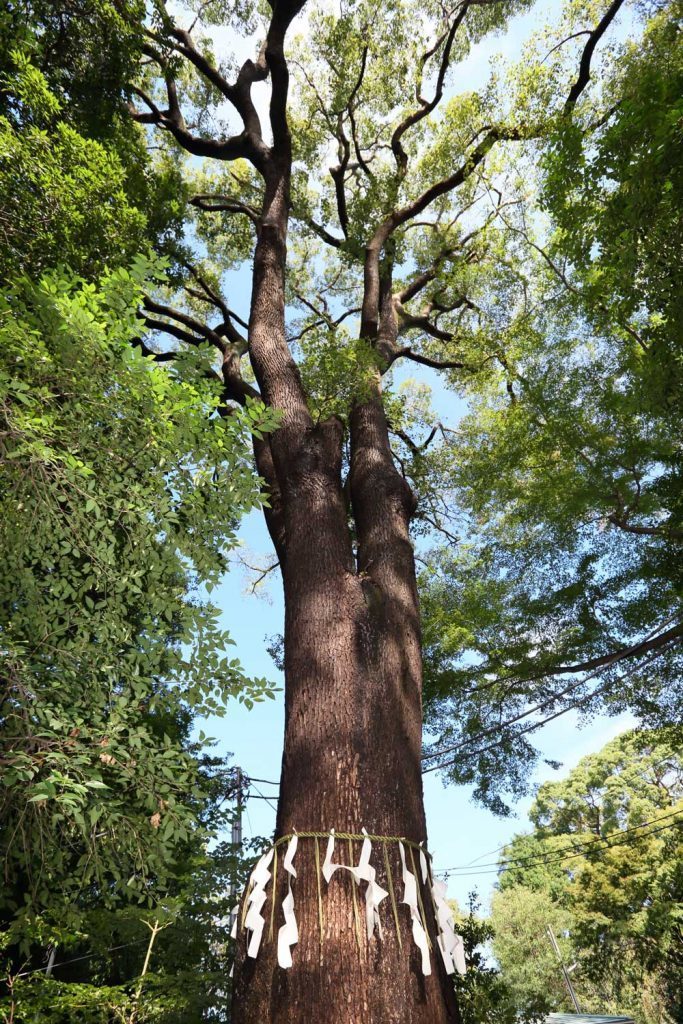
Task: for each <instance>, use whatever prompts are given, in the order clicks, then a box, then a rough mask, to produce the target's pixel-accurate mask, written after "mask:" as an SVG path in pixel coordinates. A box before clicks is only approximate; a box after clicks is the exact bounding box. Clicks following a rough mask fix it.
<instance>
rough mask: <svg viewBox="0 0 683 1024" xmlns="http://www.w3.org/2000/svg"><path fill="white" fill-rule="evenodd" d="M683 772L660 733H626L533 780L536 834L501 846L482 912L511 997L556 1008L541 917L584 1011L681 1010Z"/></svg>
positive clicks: (672, 1017)
mask: <svg viewBox="0 0 683 1024" xmlns="http://www.w3.org/2000/svg"><path fill="white" fill-rule="evenodd" d="M682 769H683V765H682V763H681V757H680V750H679V746H678V745H677V744H675V743H672V742H671V737H670V736H667V734H666V733H658V732H656V731H655V732H632V733H625V734H624V735H623V736H620V737H618V738H617V739H616V740H613V741H612V742H611V743H608V744H607V746H606V747H604V748H603V749H602V750H601V751H600V752H599V753H598V754H591V755H589V756H587V757H585V758H583V759H582V760H581V761H580V762H579V764H578V765H577V767H576V768H575V769H574V770H573V771H572V772H570V773H569V775H568V777H567V779H566V780H563V781H561V782H553V783H545V784H544V785H543V786H541V788H540V790H539V793H538V798H537V800H536V801H535V803H534V805H533V807H532V809H531V812H530V817H531V820H532V822H533V823H534V831H533V832H532V833H531V834H530V835H527V836H519V837H517V838H516V839H515V840H514V841H513V842H512V843H511V844H510V845H509V846H508V847H507V848H506V850H505V853H504V859H503V861H502V862H501V864H502V866H503V867H504V871H503V873H502V874H501V877H500V883H499V887H500V891H499V892H498V893H497V894H496V896H495V897H494V900H493V909H492V918H491V923H492V926H493V929H494V940H493V949H494V952H495V955H496V958H497V960H498V961H499V963H500V965H501V968H502V973H503V978H504V979H505V980H506V981H507V983H508V984H510V985H511V987H512V988H513V990H514V992H515V993H516V995H517V996H518V997H520V998H523V997H524V996H527V997H528V996H530V995H533V996H542V995H543V994H544V992H545V994H546V998H547V1008H548V1009H556V1008H557V1007H558V1005H560V1003H559V1000H560V999H561V998H562V986H561V975H560V973H559V970H558V964H557V960H556V959H554V956H555V954H554V953H553V952H552V950H551V947H550V944H549V942H548V939H547V936H546V934H545V929H546V926H547V925H548V924H549V925H550V926H551V927H552V928H553V930H554V931H555V933H556V935H557V936H558V941H559V942H560V944H561V947H562V952H563V957H564V959H565V963H566V964H567V965H569V964H571V963H572V962H574V961H576V962H577V968H576V970H575V971H574V972H573V973H572V982H573V984H574V986H575V988H576V991H577V995H578V997H579V1002H580V1003H581V1006H582V1009H584V1010H585V1011H587V1012H588V1011H590V1012H595V1013H599V1012H602V1013H609V1012H613V1013H627V1012H630V1013H632V1014H633V1015H634V1017H635V1019H636V1020H638V1021H643V1022H645V1024H667V1022H670V1021H678V1020H680V1019H681V1012H682V1007H681V1002H680V992H681V969H682V967H683V964H682V963H681V957H680V948H681V922H680V902H681V884H682V877H681V839H682V832H681V828H682V826H683V789H682V783H683V775H682ZM560 932H564V936H565V937H562V935H560ZM563 1005H564V1006H565V1008H567V1009H570V1008H571V1007H570V1004H569V1003H568V1002H567V999H566V996H565V998H564V1004H563Z"/></svg>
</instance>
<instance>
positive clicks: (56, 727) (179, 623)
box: [0, 259, 268, 943]
mask: <svg viewBox="0 0 683 1024" xmlns="http://www.w3.org/2000/svg"><path fill="white" fill-rule="evenodd" d="M149 274H150V267H149V265H148V264H147V263H146V262H145V261H144V260H142V259H140V260H138V261H137V263H136V264H135V265H134V267H133V268H132V270H131V271H125V270H118V271H114V272H112V273H111V274H109V275H107V276H105V277H104V278H103V280H102V282H101V287H100V290H97V289H95V288H94V287H93V286H89V285H85V284H83V282H79V281H77V280H76V281H74V280H71V281H70V280H68V279H65V278H62V277H60V276H57V275H53V276H49V277H46V278H44V279H43V280H42V281H41V283H40V284H38V285H36V286H31V285H29V284H28V283H27V282H24V284H23V291H22V293H20V292H19V291H15V292H14V293H8V292H7V291H6V293H5V295H4V297H3V299H2V309H1V310H0V317H1V320H0V329H1V331H2V348H1V357H0V358H1V360H2V362H1V364H0V372H1V376H0V381H1V387H2V391H1V395H2V405H1V409H2V421H1V422H2V435H1V441H0V444H1V446H2V447H1V456H2V457H1V459H0V475H1V479H2V486H1V487H0V491H1V493H2V517H1V522H2V526H1V527H0V549H1V550H2V554H3V564H4V567H5V572H4V574H3V583H2V591H1V592H0V608H1V609H2V616H1V619H0V621H1V622H2V653H3V677H4V691H3V703H2V747H3V755H2V757H3V794H4V796H3V802H2V815H3V847H4V851H3V859H4V863H5V868H6V872H7V874H8V875H9V877H11V879H12V883H11V885H10V886H9V887H6V888H5V890H4V895H3V906H4V908H5V913H6V914H8V915H9V918H10V919H11V920H13V924H12V925H11V927H12V929H13V932H14V934H15V935H16V936H17V937H22V941H24V943H25V942H26V941H27V938H26V937H27V936H33V935H35V936H37V937H38V936H41V933H42V932H43V931H48V930H49V928H50V927H55V928H57V929H58V930H59V928H61V927H66V926H67V925H69V924H73V922H70V921H68V919H67V918H65V916H64V915H65V908H64V901H63V898H62V895H61V888H62V886H63V885H64V884H65V882H67V881H68V882H69V883H73V882H74V880H75V879H76V878H77V879H78V880H79V883H78V887H79V888H81V889H83V890H88V889H89V888H90V887H92V886H94V887H96V888H97V890H98V893H99V894H100V897H101V898H102V899H104V900H105V902H106V898H107V892H108V891H112V890H111V887H112V885H113V886H114V887H115V888H116V887H120V886H123V885H127V886H128V888H129V889H130V890H131V891H135V892H137V893H138V894H139V895H140V897H141V898H145V897H146V895H147V886H148V881H147V880H148V878H149V877H154V878H155V879H156V881H157V883H158V884H162V883H163V878H164V873H165V872H166V871H167V869H168V866H169V864H170V863H171V861H172V859H173V856H172V851H173V848H174V845H175V844H177V843H178V840H179V838H180V839H186V838H187V835H188V829H189V828H190V827H191V822H192V821H193V820H194V814H193V812H192V808H191V807H189V806H188V804H187V799H186V797H187V794H188V793H189V792H191V790H192V788H193V786H194V784H195V781H194V780H195V777H196V771H197V765H196V760H195V758H194V757H193V756H192V755H191V753H190V752H189V751H187V750H184V749H183V744H182V743H178V742H177V737H178V730H180V736H182V735H186V734H187V729H188V727H189V723H190V722H191V719H192V717H193V715H194V714H204V713H207V712H208V711H212V712H216V711H218V710H219V708H220V704H221V701H222V700H223V699H224V698H225V697H226V696H227V695H228V694H239V695H240V697H241V699H245V698H249V699H251V698H253V697H260V696H262V694H263V692H264V687H265V686H266V684H265V683H264V682H259V681H256V682H253V683H250V682H249V681H247V680H245V678H244V677H243V675H242V673H241V670H240V667H239V664H238V663H237V661H236V660H235V659H233V658H231V657H230V655H229V653H228V650H227V645H228V644H229V643H230V640H229V637H228V636H227V634H226V633H225V632H224V631H222V630H221V629H220V628H219V626H218V624H217V614H218V612H217V609H216V608H215V607H213V606H212V605H211V604H209V603H208V602H207V601H206V600H203V599H201V597H200V596H199V595H198V594H197V593H196V590H197V582H198V580H200V579H201V580H202V581H204V582H206V583H207V584H209V585H210V584H211V582H212V581H215V580H216V579H217V578H218V576H219V574H220V573H221V572H223V571H224V569H225V553H226V551H227V550H228V548H229V547H230V545H231V544H232V543H233V541H234V530H235V527H236V519H237V516H238V515H239V513H240V512H241V511H243V510H246V509H249V508H251V507H254V505H258V503H259V498H258V494H257V491H256V490H255V480H254V477H253V473H252V470H251V467H250V465H249V464H248V462H246V461H245V442H246V438H247V437H248V431H249V429H250V427H251V426H252V425H255V426H257V427H258V426H264V425H267V422H268V418H267V417H262V415H261V413H260V412H259V411H258V409H256V407H250V409H249V410H248V412H247V413H245V414H244V415H241V414H237V415H235V416H233V417H230V418H229V419H221V418H218V420H215V421H214V419H213V418H212V413H213V411H214V410H215V409H216V407H217V406H218V405H219V403H220V388H219V387H214V386H212V385H211V384H210V383H209V382H207V381H206V380H205V378H204V376H203V374H202V373H198V372H197V371H196V369H195V368H194V367H193V366H192V365H191V364H189V365H187V366H186V367H185V368H184V370H183V371H180V370H179V371H178V374H175V373H174V374H173V375H170V374H168V373H166V372H165V371H164V369H163V368H161V367H154V366H151V365H150V364H149V362H148V361H147V360H146V359H144V358H143V356H142V354H141V353H140V351H139V348H135V347H134V346H133V345H132V344H131V339H132V338H133V337H135V336H136V334H137V331H138V323H137V315H136V306H137V297H138V295H139V294H140V290H141V288H142V286H143V283H145V281H149ZM226 490H229V493H230V495H231V508H232V514H231V515H230V516H226V514H225V513H226V507H225V492H226ZM217 505H220V508H221V515H220V524H221V525H220V528H218V527H217V526H216V522H215V521H214V519H215V517H216V511H215V509H216V506H217ZM126 879H127V881H126ZM50 908H54V909H55V911H56V918H57V919H53V920H52V924H51V925H50V924H48V922H47V920H43V917H42V915H44V914H46V913H48V915H49V911H50ZM36 914H37V915H38V916H37V917H36Z"/></svg>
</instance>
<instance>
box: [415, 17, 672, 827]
mask: <svg viewBox="0 0 683 1024" xmlns="http://www.w3.org/2000/svg"><path fill="white" fill-rule="evenodd" d="M678 15H679V8H678V7H677V5H672V6H669V7H666V8H662V9H661V10H659V11H657V12H656V13H655V14H654V15H653V17H652V18H651V20H650V22H649V23H648V25H647V29H646V31H645V33H644V36H643V39H642V40H640V41H637V42H635V41H634V42H633V43H630V44H628V45H626V46H625V47H624V50H623V52H622V54H621V56H620V60H619V61H618V62H617V63H615V65H614V66H613V69H612V71H611V72H610V73H609V74H606V75H605V76H604V79H603V85H602V96H601V105H600V106H599V107H597V108H596V107H592V108H591V107H588V108H587V109H586V111H585V113H584V114H583V115H581V116H576V117H572V118H569V117H565V118H563V119H560V121H559V122H558V125H557V128H556V131H555V133H554V134H551V136H550V137H549V139H548V142H547V144H545V145H544V146H543V148H542V150H541V153H540V165H541V168H542V174H541V179H540V185H539V187H540V197H539V198H538V201H537V199H536V198H535V197H534V195H532V196H531V198H530V199H525V200H524V203H523V204H522V205H521V206H520V208H519V210H521V214H520V212H519V210H518V211H517V213H515V212H512V211H510V210H506V211H503V212H501V218H502V219H503V221H504V222H505V225H506V228H507V230H508V233H509V238H511V239H514V240H516V242H517V243H518V244H519V245H520V246H522V248H523V249H524V250H525V251H526V257H525V262H524V263H523V264H522V265H521V267H520V273H521V274H522V275H523V281H524V289H525V298H524V301H523V302H521V303H519V304H518V305H517V306H516V307H515V309H514V312H513V314H512V315H511V316H510V317H509V318H508V320H507V323H506V324H505V325H504V330H503V331H502V332H501V342H500V344H501V349H502V351H503V353H504V358H503V359H502V360H500V359H499V361H498V367H497V369H492V370H491V371H490V372H489V373H480V374H478V375H477V377H476V378H475V379H473V381H472V386H471V387H470V388H469V389H468V394H469V395H471V404H470V412H469V413H468V414H467V415H466V416H465V417H464V419H463V420H462V421H461V422H460V424H459V425H458V433H457V436H454V437H453V440H452V447H453V449H454V450H457V457H454V460H453V462H452V463H451V464H450V465H449V469H448V472H449V483H450V485H451V486H452V488H453V491H452V493H453V496H454V497H453V501H454V519H455V523H456V525H455V526H454V527H453V529H455V530H457V531H458V532H459V533H460V535H461V538H462V543H461V544H460V545H459V546H458V547H457V548H454V547H453V546H450V547H448V548H443V549H442V550H441V551H439V552H437V553H436V554H435V555H434V558H433V559H432V560H431V564H430V566H429V568H428V569H426V570H425V572H424V574H423V579H422V583H423V608H424V620H425V648H426V666H427V687H426V701H427V715H428V718H429V721H430V724H431V726H432V731H433V732H434V733H435V734H437V736H438V739H437V742H436V743H435V745H434V747H433V748H432V750H433V752H434V754H435V755H436V754H437V753H438V758H437V757H436V756H435V759H434V760H433V761H432V762H431V763H430V768H436V767H439V766H442V767H444V768H446V769H447V772H448V774H449V776H450V777H451V778H452V779H454V780H455V781H460V782H476V783H477V795H478V797H479V799H480V800H482V801H483V802H485V803H487V804H488V805H489V806H491V807H493V808H494V809H495V810H498V811H502V812H505V810H506V804H505V802H504V801H505V791H506V790H507V791H508V792H509V791H510V790H513V791H516V792H517V793H519V792H524V791H525V788H526V785H527V780H528V779H529V778H530V774H529V771H528V764H529V762H530V761H531V760H533V758H534V757H535V756H536V752H535V750H534V747H533V734H534V732H535V731H536V730H538V729H539V728H540V727H541V726H542V725H543V724H544V723H545V722H547V721H550V720H552V719H554V718H556V717H557V716H559V715H562V714H565V713H566V712H568V711H570V710H572V709H577V710H578V711H579V714H580V715H582V716H586V717H589V716H591V715H593V714H595V713H598V712H601V713H607V714H618V713H620V712H622V711H624V710H626V709H628V710H630V711H632V712H633V713H635V714H636V715H637V716H638V717H639V719H640V720H641V721H642V722H644V723H645V724H647V725H648V726H652V727H657V726H666V725H669V724H675V723H680V721H681V713H682V709H683V694H682V692H681V685H680V681H681V678H682V674H681V669H682V664H681V650H682V648H681V635H682V630H683V626H682V625H681V615H680V599H681V574H680V565H681V561H680V549H681V543H682V542H683V528H682V523H681V505H680V501H681V445H680V429H679V426H678V424H679V417H680V400H681V394H682V389H681V347H680V320H681V304H680V293H681V289H680V283H681V280H682V277H683V275H682V274H681V270H682V266H681V260H680V246H679V245H678V239H679V237H680V233H681V223H680V210H681V203H680V196H681V179H680V169H679V162H678V161H677V159H676V156H675V154H676V153H677V150H678V148H679V146H678V143H679V139H680V132H681V108H680V99H679V97H680V88H681V84H682V83H683V77H682V69H683V64H682V63H681V53H682V48H681V35H680V18H679V16H678ZM539 202H540V205H541V207H542V208H543V209H544V210H545V211H546V212H547V216H546V217H545V218H544V217H541V215H540V214H539V212H538V203H539ZM492 365H493V364H492ZM501 706H503V707H504V714H503V715H502V719H501V715H500V708H501Z"/></svg>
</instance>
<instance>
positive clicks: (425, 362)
mask: <svg viewBox="0 0 683 1024" xmlns="http://www.w3.org/2000/svg"><path fill="white" fill-rule="evenodd" d="M397 359H410V360H411V362H413V363H420V365H422V366H430V367H431V368H432V369H433V370H462V369H464V368H465V363H461V362H459V361H457V360H455V359H432V358H431V356H423V355H420V353H419V352H414V351H413V349H412V348H409V347H408V348H400V349H396V351H395V352H394V353H392V355H391V357H390V360H389V366H391V365H392V363H395V362H396V360H397Z"/></svg>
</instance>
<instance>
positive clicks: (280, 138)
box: [264, 0, 305, 159]
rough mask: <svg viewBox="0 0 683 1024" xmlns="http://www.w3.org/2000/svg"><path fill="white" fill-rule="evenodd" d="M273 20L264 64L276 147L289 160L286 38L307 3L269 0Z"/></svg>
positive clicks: (303, 1)
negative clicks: (270, 87) (269, 91)
mask: <svg viewBox="0 0 683 1024" xmlns="http://www.w3.org/2000/svg"><path fill="white" fill-rule="evenodd" d="M270 3H271V7H272V10H273V17H272V19H271V22H270V26H269V28H268V35H267V36H266V43H265V48H264V54H265V61H266V65H267V67H268V70H269V71H270V79H271V84H272V89H271V94H270V127H271V130H272V132H273V148H274V150H275V151H276V152H281V153H282V154H283V155H284V156H286V157H287V158H288V159H289V158H290V157H291V139H290V135H289V124H288V122H287V97H288V94H289V68H288V67H287V60H286V58H285V35H286V33H287V29H288V28H289V26H290V25H291V23H292V21H293V20H294V18H295V17H296V16H297V14H298V13H299V11H300V10H301V9H302V7H303V6H304V3H305V0H270Z"/></svg>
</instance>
